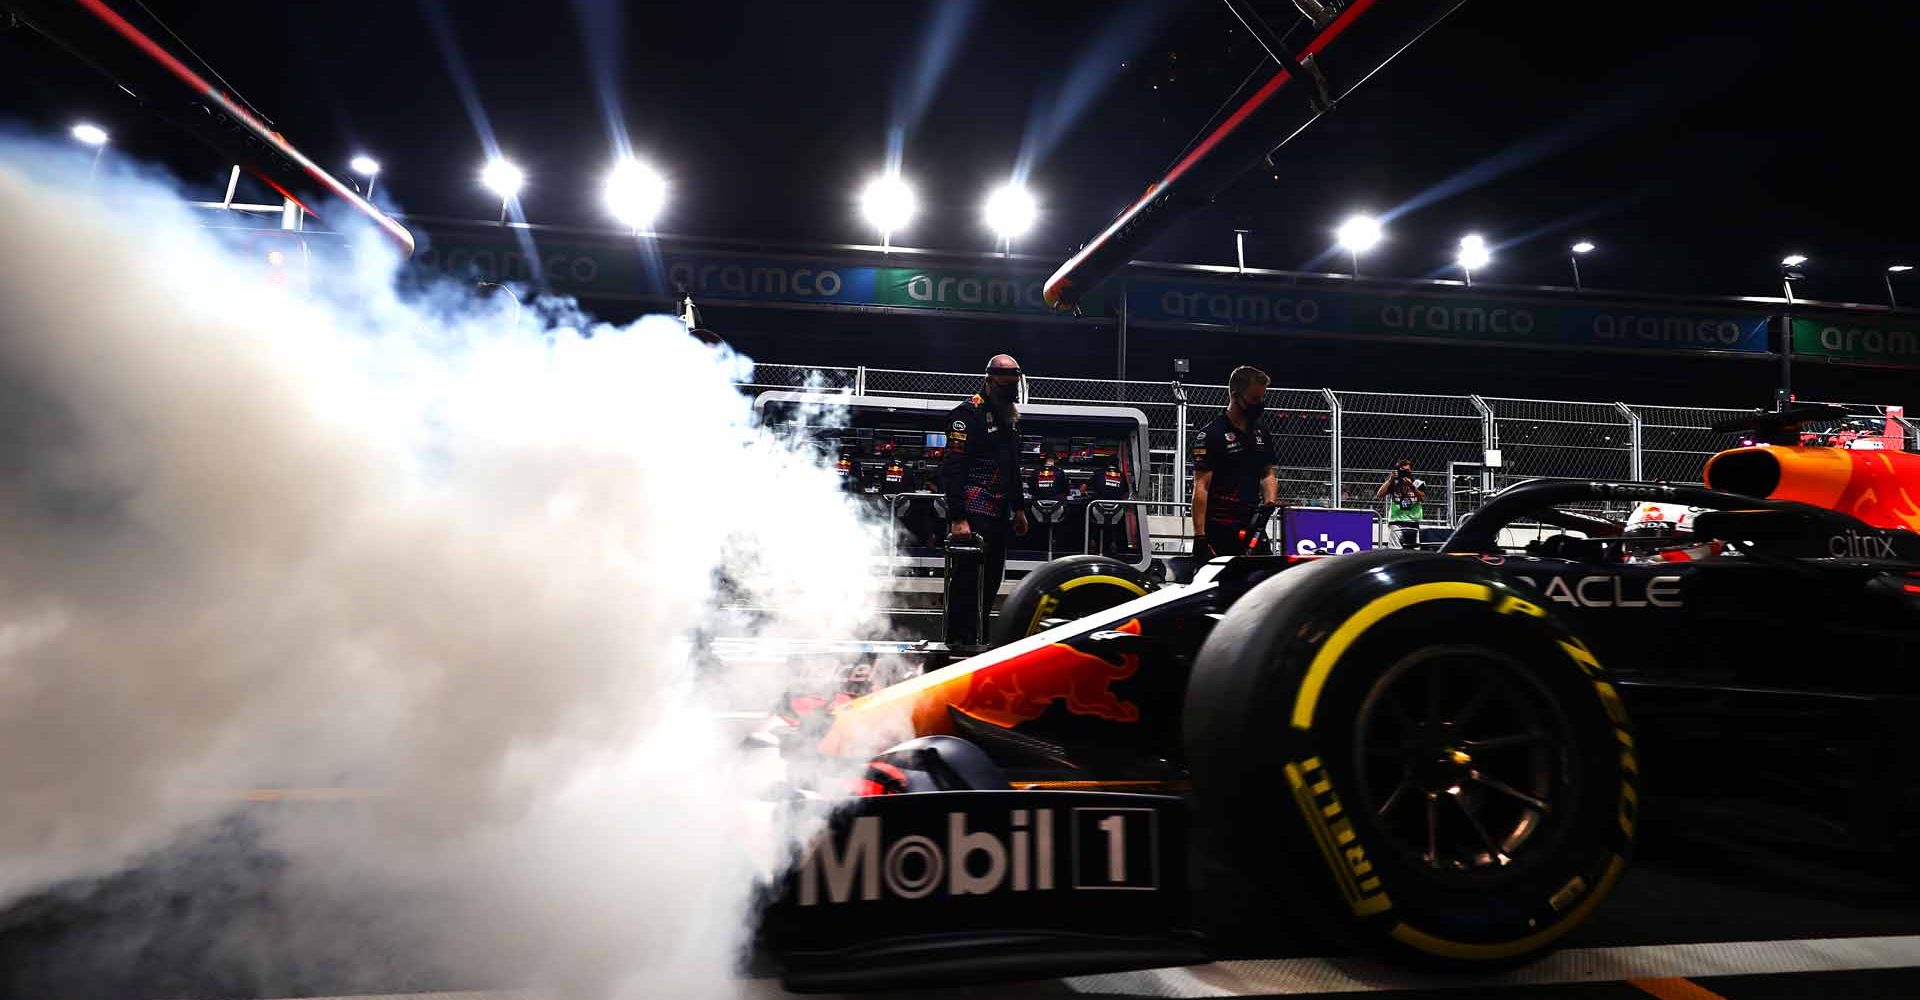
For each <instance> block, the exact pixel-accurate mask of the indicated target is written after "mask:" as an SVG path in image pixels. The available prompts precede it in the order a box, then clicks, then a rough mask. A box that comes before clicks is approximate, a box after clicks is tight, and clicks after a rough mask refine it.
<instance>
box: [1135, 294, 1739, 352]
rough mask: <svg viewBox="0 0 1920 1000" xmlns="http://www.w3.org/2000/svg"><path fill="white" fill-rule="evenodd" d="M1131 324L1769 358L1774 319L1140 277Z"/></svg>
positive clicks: (1503, 299)
mask: <svg viewBox="0 0 1920 1000" xmlns="http://www.w3.org/2000/svg"><path fill="white" fill-rule="evenodd" d="M1127 310H1128V319H1129V321H1131V322H1139V323H1149V324H1162V325H1174V324H1179V325H1186V324H1206V325H1211V326H1222V327H1231V328H1234V329H1236V330H1240V331H1244V332H1251V333H1267V332H1271V333H1285V332H1294V331H1298V332H1314V333H1334V334H1340V333H1344V334H1352V335H1355V336H1368V335H1372V336H1400V337H1419V338H1422V339H1435V340H1462V341H1492V342H1497V343H1508V344H1546V345H1554V346H1565V347H1611V348H1629V349H1632V348H1655V349H1664V350H1691V351H1732V352H1737V353H1746V354H1764V353H1766V350H1767V325H1768V320H1769V317H1768V316H1767V315H1765V314H1763V313H1749V314H1738V313H1726V314H1722V313H1712V312H1699V311H1693V310H1687V309H1666V308H1656V307H1642V306H1625V305H1622V306H1617V307H1616V306H1609V305H1607V304H1604V303H1601V304H1596V305H1592V306H1588V305H1562V304H1560V303H1555V302H1541V301H1530V300H1523V299H1506V298H1494V297H1490V296H1486V297H1475V296H1460V297H1455V296H1451V295H1449V296H1429V295H1395V294H1378V293H1354V292H1343V291H1338V290H1330V289H1323V288H1318V287H1315V286H1310V285H1276V284H1260V283H1254V282H1231V283H1227V282H1215V283H1196V282H1192V281H1185V280H1163V279H1159V278H1135V279H1131V280H1130V281H1129V282H1128V284H1127Z"/></svg>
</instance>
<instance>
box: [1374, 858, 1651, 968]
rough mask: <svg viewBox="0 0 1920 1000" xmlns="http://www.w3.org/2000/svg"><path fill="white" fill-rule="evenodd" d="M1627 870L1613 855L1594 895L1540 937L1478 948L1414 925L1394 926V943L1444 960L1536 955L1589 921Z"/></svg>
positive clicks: (1484, 960)
mask: <svg viewBox="0 0 1920 1000" xmlns="http://www.w3.org/2000/svg"><path fill="white" fill-rule="evenodd" d="M1626 867H1627V861H1626V859H1625V858H1623V857H1621V856H1620V855H1618V854H1614V855H1611V856H1610V857H1609V858H1608V860H1607V870H1606V872H1605V873H1603V874H1602V875H1601V876H1600V881H1599V883H1598V884H1596V885H1595V886H1594V887H1593V890H1592V891H1591V892H1588V893H1587V898H1585V899H1583V900H1581V901H1580V902H1579V904H1578V905H1576V906H1574V908H1573V910H1572V911H1571V912H1569V913H1568V914H1567V915H1566V917H1565V919H1562V920H1560V921H1559V922H1557V923H1555V924H1554V925H1553V926H1552V927H1549V928H1547V929H1545V930H1543V931H1539V932H1538V933H1534V934H1529V935H1527V936H1526V937H1523V938H1517V939H1515V940H1512V941H1503V942H1500V943H1499V944H1474V943H1471V942H1467V941H1452V940H1448V939H1447V938H1443V937H1436V936H1435V935H1432V934H1428V933H1427V932H1426V931H1423V930H1420V929H1419V928H1417V927H1414V926H1412V925H1411V924H1405V923H1401V924H1396V925H1394V928H1393V931H1392V935H1393V939H1394V940H1395V941H1398V942H1400V943H1401V944H1404V945H1406V946H1408V947H1409V948H1414V949H1416V950H1419V951H1422V952H1425V953H1427V954H1429V955H1438V956H1440V957H1442V958H1454V959H1465V960H1468V961H1476V962H1491V961H1498V960H1500V959H1503V958H1512V957H1514V956H1516V955H1524V954H1526V953H1527V952H1530V951H1535V950H1537V949H1540V948H1544V947H1546V946H1547V945H1549V944H1552V943H1553V942H1554V941H1556V940H1559V938H1560V937H1561V936H1562V935H1564V934H1566V933H1568V932H1569V931H1571V930H1573V929H1574V928H1575V927H1578V926H1580V924H1581V923H1582V922H1583V921H1585V920H1586V919H1587V915H1588V914H1589V913H1592V912H1593V908H1594V907H1596V906H1599V905H1600V901H1601V900H1603V899H1605V898H1607V894H1608V893H1609V892H1612V891H1613V884H1614V883H1615V882H1618V881H1619V880H1620V873H1621V872H1623V871H1625V870H1626Z"/></svg>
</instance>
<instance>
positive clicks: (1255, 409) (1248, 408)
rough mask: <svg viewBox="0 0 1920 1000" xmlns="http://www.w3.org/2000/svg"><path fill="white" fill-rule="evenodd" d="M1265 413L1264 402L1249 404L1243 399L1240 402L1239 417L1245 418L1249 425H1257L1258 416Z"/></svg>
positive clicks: (1265, 406)
mask: <svg viewBox="0 0 1920 1000" xmlns="http://www.w3.org/2000/svg"><path fill="white" fill-rule="evenodd" d="M1265 412H1267V404H1266V403H1265V402H1259V403H1249V402H1247V401H1246V400H1244V399H1243V400H1241V401H1240V415H1241V416H1243V417H1246V418H1247V423H1249V424H1257V423H1259V422H1260V415H1261V414H1263V413H1265Z"/></svg>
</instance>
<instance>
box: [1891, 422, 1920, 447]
mask: <svg viewBox="0 0 1920 1000" xmlns="http://www.w3.org/2000/svg"><path fill="white" fill-rule="evenodd" d="M1893 421H1894V422H1895V423H1897V424H1899V425H1900V429H1901V430H1902V431H1905V432H1906V436H1907V450H1908V451H1920V428H1916V427H1915V426H1914V425H1913V422H1912V421H1910V420H1908V419H1907V418H1906V417H1894V418H1893Z"/></svg>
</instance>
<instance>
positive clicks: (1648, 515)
mask: <svg viewBox="0 0 1920 1000" xmlns="http://www.w3.org/2000/svg"><path fill="white" fill-rule="evenodd" d="M1705 509H1706V508H1704V507H1688V506H1685V505H1682V504H1672V503H1653V502H1648V503H1643V504H1641V505H1640V506H1638V507H1635V508H1634V509H1633V513H1632V514H1631V515H1630V516H1628V518H1627V527H1626V529H1625V530H1624V531H1622V532H1621V535H1622V537H1625V538H1667V537H1671V538H1673V539H1674V542H1675V544H1673V545H1671V546H1659V547H1656V548H1644V547H1635V548H1631V549H1628V550H1627V559H1628V561H1630V562H1690V561H1692V560H1694V559H1704V558H1706V557H1708V556H1716V555H1719V554H1720V550H1721V543H1720V542H1718V541H1711V540H1710V541H1706V542H1702V543H1699V544H1694V543H1693V519H1694V518H1695V517H1696V516H1698V515H1699V513H1700V512H1701V511H1702V510H1705Z"/></svg>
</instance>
